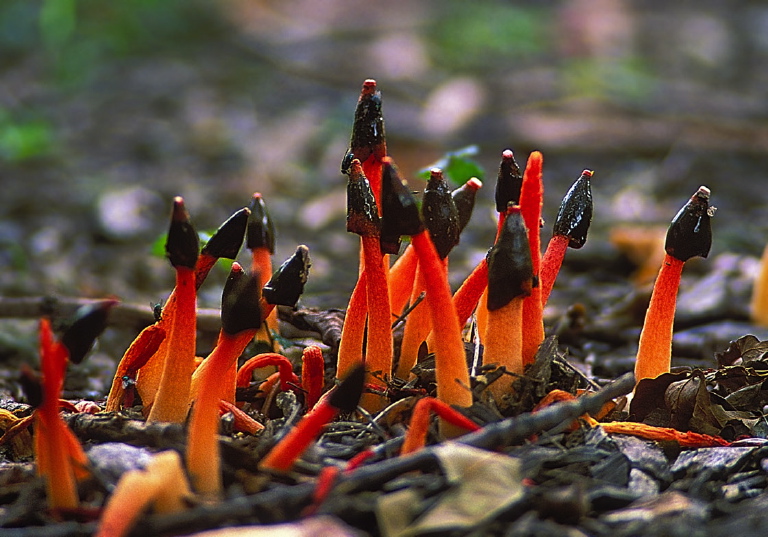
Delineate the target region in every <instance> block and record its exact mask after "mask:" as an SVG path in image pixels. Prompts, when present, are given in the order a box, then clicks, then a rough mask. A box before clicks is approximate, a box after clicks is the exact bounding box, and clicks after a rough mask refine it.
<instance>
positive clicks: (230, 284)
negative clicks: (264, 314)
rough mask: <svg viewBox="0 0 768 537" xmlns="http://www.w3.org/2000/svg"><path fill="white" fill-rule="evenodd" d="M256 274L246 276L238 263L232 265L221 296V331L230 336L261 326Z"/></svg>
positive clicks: (259, 295)
mask: <svg viewBox="0 0 768 537" xmlns="http://www.w3.org/2000/svg"><path fill="white" fill-rule="evenodd" d="M260 297H261V290H260V289H259V277H258V274H246V273H245V272H244V271H243V268H242V267H241V266H240V264H239V263H237V262H235V263H233V264H232V270H231V271H230V273H229V277H228V278H227V282H226V283H225V284H224V291H223V292H222V295H221V329H222V330H223V331H224V332H226V333H227V334H230V335H235V334H238V333H240V332H242V331H243V330H255V329H257V328H259V326H261V307H260V306H259V298H260Z"/></svg>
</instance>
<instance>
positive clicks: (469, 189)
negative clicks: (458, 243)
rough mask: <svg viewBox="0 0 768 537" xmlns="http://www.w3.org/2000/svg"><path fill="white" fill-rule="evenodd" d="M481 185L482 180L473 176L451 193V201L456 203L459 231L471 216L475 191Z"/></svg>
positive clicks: (475, 195)
mask: <svg viewBox="0 0 768 537" xmlns="http://www.w3.org/2000/svg"><path fill="white" fill-rule="evenodd" d="M482 187H483V183H482V181H480V179H478V178H477V177H473V178H471V179H470V180H469V181H467V182H466V183H464V184H463V185H461V186H460V187H459V188H457V189H456V190H454V191H453V192H452V193H451V196H452V197H453V203H455V204H456V210H457V211H459V229H460V230H461V231H463V230H464V228H465V227H467V224H469V220H470V218H472V211H474V210H475V199H476V198H477V191H478V190H480V189H481V188H482Z"/></svg>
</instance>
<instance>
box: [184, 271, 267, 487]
mask: <svg viewBox="0 0 768 537" xmlns="http://www.w3.org/2000/svg"><path fill="white" fill-rule="evenodd" d="M259 287H260V282H259V279H258V277H257V276H256V275H250V276H249V275H245V274H243V273H242V272H239V273H238V272H235V271H233V275H230V278H229V280H228V281H227V285H225V287H224V293H223V296H222V301H221V302H222V304H221V308H222V309H221V325H222V328H221V335H220V337H219V342H218V344H217V345H216V348H214V350H213V352H212V353H211V355H210V356H208V358H207V359H206V361H207V362H208V368H207V369H206V370H205V372H204V373H203V374H202V376H201V378H200V384H199V390H198V393H197V398H196V399H195V403H194V406H193V408H192V415H191V419H190V426H189V438H188V443H187V470H188V471H189V474H190V477H191V481H192V487H193V488H194V489H195V491H197V492H198V493H200V494H203V495H205V496H209V497H213V498H216V497H218V496H220V494H221V469H220V468H221V463H220V459H219V455H218V445H217V444H218V443H217V434H218V423H219V401H220V400H221V399H222V398H223V397H224V395H225V394H226V389H227V387H228V386H234V379H232V382H226V381H225V382H220V378H219V377H220V376H221V375H222V373H224V372H226V371H227V370H228V369H229V368H230V366H231V365H232V364H233V363H235V362H236V360H237V358H238V356H240V353H241V352H242V351H243V347H244V345H242V346H241V344H240V341H239V339H240V338H239V337H238V336H240V335H241V334H243V333H245V334H247V336H248V339H250V338H252V337H253V336H254V334H255V333H256V330H257V329H258V327H259V326H260V325H261V311H260V308H259Z"/></svg>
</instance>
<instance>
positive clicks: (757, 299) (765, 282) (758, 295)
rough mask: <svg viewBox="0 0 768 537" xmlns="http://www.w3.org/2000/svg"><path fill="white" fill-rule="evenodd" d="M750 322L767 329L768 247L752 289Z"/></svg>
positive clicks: (764, 252) (761, 259)
mask: <svg viewBox="0 0 768 537" xmlns="http://www.w3.org/2000/svg"><path fill="white" fill-rule="evenodd" d="M749 313H750V316H751V318H752V322H754V323H755V324H757V325H759V326H763V327H768V246H766V247H765V249H764V250H763V255H762V257H761V258H760V272H759V273H758V275H757V278H755V283H754V287H753V288H752V301H751V302H750V305H749Z"/></svg>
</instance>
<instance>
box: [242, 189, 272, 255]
mask: <svg viewBox="0 0 768 537" xmlns="http://www.w3.org/2000/svg"><path fill="white" fill-rule="evenodd" d="M250 209H251V216H250V218H248V231H247V233H246V241H245V242H246V247H247V248H248V249H249V250H255V249H256V248H266V249H267V250H269V253H270V254H274V253H275V224H274V223H273V222H272V218H270V216H269V211H267V206H266V204H265V203H264V199H263V198H262V197H261V194H259V193H258V192H257V193H255V194H254V195H253V199H252V200H251V205H250Z"/></svg>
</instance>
